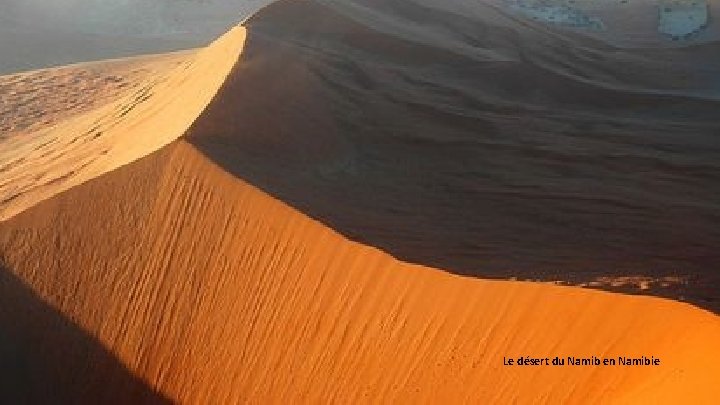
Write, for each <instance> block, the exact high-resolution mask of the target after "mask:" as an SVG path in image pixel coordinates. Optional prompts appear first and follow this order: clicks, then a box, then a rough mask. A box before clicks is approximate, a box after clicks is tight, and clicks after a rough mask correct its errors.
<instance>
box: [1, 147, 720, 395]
mask: <svg viewBox="0 0 720 405" xmlns="http://www.w3.org/2000/svg"><path fill="white" fill-rule="evenodd" d="M0 252H2V256H3V257H4V259H5V261H6V263H7V265H8V267H9V269H10V270H11V271H12V272H13V274H15V275H16V276H17V277H18V278H19V279H21V280H23V281H24V282H25V283H26V284H27V285H29V286H30V287H31V288H32V289H33V290H34V291H35V292H36V293H37V294H38V295H39V296H41V297H43V298H44V299H46V300H47V301H48V303H49V304H50V305H52V306H53V307H56V308H58V309H59V310H60V311H61V312H62V313H64V314H66V315H67V316H68V317H69V318H70V319H72V320H73V321H74V322H77V323H78V324H79V325H81V326H82V327H83V328H84V329H85V330H87V331H89V333H91V334H92V335H93V336H96V337H97V338H98V339H99V340H100V341H101V342H103V343H104V344H105V345H106V346H107V347H108V348H109V350H111V351H112V352H113V353H116V354H117V356H118V357H119V358H120V359H121V360H122V361H123V362H124V363H125V364H126V365H127V366H128V368H129V369H131V370H133V371H134V372H135V373H137V375H138V376H140V377H141V378H142V379H143V380H145V381H147V382H148V384H149V385H150V386H151V387H153V388H154V389H157V390H158V391H160V392H162V393H163V394H165V395H167V396H168V397H169V398H171V399H173V400H175V401H178V402H179V403H208V402H210V403H212V402H215V403H218V402H222V403H234V402H247V401H250V402H278V403H279V402H284V401H304V402H316V401H323V402H339V401H353V402H374V401H388V402H389V401H408V402H410V401H418V400H433V401H439V400H465V401H467V400H480V399H482V400H484V401H494V402H501V403H504V402H513V401H517V402H520V403H527V402H533V401H537V400H541V401H544V402H558V401H563V402H568V403H583V402H586V401H588V400H623V401H633V400H639V399H641V400H643V401H649V400H653V399H655V400H659V401H663V402H674V401H688V400H690V401H694V402H695V403H703V402H705V403H710V402H711V401H712V398H717V396H718V395H720V392H719V391H718V389H719V388H718V386H717V384H713V381H714V380H715V379H716V377H717V375H718V373H719V372H720V369H718V367H719V366H718V364H719V363H720V362H718V360H720V348H718V346H717V344H716V343H717V342H718V341H720V320H719V319H718V317H716V316H714V315H712V314H710V313H708V312H705V311H702V310H699V309H697V308H694V307H692V306H690V305H687V304H682V303H677V302H672V301H667V300H662V299H657V298H648V297H632V296H622V295H616V294H610V293H604V292H597V291H588V290H581V289H577V288H570V287H557V286H550V285H545V284H534V283H523V282H499V281H484V280H479V279H470V278H464V277H460V276H454V275H450V274H447V273H443V272H440V271H437V270H433V269H430V268H426V267H422V266H417V265H410V264H406V263H402V262H400V261H397V260H395V259H393V258H392V257H390V256H388V255H387V254H384V253H382V252H381V251H379V250H377V249H374V248H370V247H366V246H363V245H360V244H357V243H353V242H350V241H348V240H347V239H345V238H344V237H342V236H340V235H339V234H337V233H335V232H334V231H332V230H330V229H329V228H327V227H325V226H323V225H322V224H320V223H318V222H316V221H314V220H311V219H309V218H307V217H306V216H305V215H303V214H301V213H299V212H297V211H295V210H294V209H292V208H290V207H288V206H287V205H285V204H284V203H282V202H279V201H277V200H275V199H274V198H272V197H270V196H268V195H267V194H265V193H264V192H262V191H260V190H258V189H257V188H255V187H253V186H251V185H249V184H248V183H246V182H244V181H242V180H240V179H238V178H236V177H234V176H233V175H231V174H229V173H226V172H225V171H224V170H223V169H221V168H220V167H218V166H217V165H216V164H214V163H213V162H212V161H210V160H209V159H208V158H207V157H205V156H204V155H203V154H202V153H200V152H198V151H197V150H196V149H195V148H194V147H193V146H192V145H190V144H188V143H187V142H185V141H176V142H175V143H173V144H171V145H169V146H167V147H165V148H163V149H162V150H160V151H158V152H156V153H154V154H152V155H150V156H148V157H145V158H143V159H141V160H139V161H137V162H135V163H133V164H131V165H127V166H124V167H121V168H119V169H117V170H115V171H113V172H110V173H107V174H105V175H103V176H101V177H99V178H96V179H94V180H91V181H89V182H87V183H85V184H83V185H80V186H77V187H74V188H72V189H70V190H68V191H66V192H64V193H62V194H59V195H57V196H55V197H53V198H51V199H48V200H46V201H43V202H41V203H39V204H37V205H36V206H34V207H33V208H32V209H29V210H27V211H25V212H23V213H21V214H19V215H17V216H15V217H14V218H12V219H10V220H8V221H5V222H3V223H1V224H0ZM522 355H530V356H535V357H545V356H550V357H552V356H561V357H565V356H578V357H589V356H590V355H598V356H608V357H615V356H640V355H647V356H650V355H652V356H655V357H660V358H661V359H662V365H661V366H659V367H657V368H649V367H635V368H628V367H626V368H623V367H611V368H602V367H583V368H572V367H560V368H538V367H527V368H512V367H507V366H503V365H502V361H503V357H504V356H507V357H511V356H512V357H517V356H522Z"/></svg>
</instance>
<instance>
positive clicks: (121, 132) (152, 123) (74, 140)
mask: <svg viewBox="0 0 720 405" xmlns="http://www.w3.org/2000/svg"><path fill="white" fill-rule="evenodd" d="M244 40H245V31H244V29H243V28H240V27H238V28H234V29H233V30H231V31H230V32H228V33H227V34H225V35H224V36H223V37H221V38H220V39H218V40H217V41H216V42H214V43H213V44H212V45H210V46H208V47H207V48H205V49H204V50H202V51H200V52H198V53H196V54H194V55H193V56H192V57H190V58H188V59H187V60H186V61H184V62H183V63H182V64H181V65H179V66H177V67H176V68H174V69H173V70H171V71H170V72H168V73H167V74H165V75H152V76H150V77H148V78H147V79H146V80H144V81H141V82H140V83H141V84H140V85H135V86H132V88H131V89H130V91H128V92H126V94H124V95H123V97H120V98H119V100H118V101H116V102H113V103H111V104H108V105H105V106H103V107H102V108H99V109H95V110H91V111H89V112H87V113H84V114H80V115H78V116H75V117H73V118H71V119H68V120H64V121H62V122H60V123H58V124H57V125H54V126H53V127H50V128H48V129H47V130H45V131H42V130H39V131H36V132H34V133H33V134H31V135H28V136H16V137H12V138H11V139H9V140H8V141H4V142H3V149H2V150H1V151H0V162H2V165H1V166H0V173H1V174H2V182H1V183H0V220H1V219H4V218H8V217H10V216H12V215H14V214H15V213H17V212H20V211H22V210H23V209H25V208H26V207H28V206H31V205H33V204H34V203H35V202H37V201H40V200H43V199H45V198H47V197H49V196H52V195H54V194H57V193H59V192H61V191H63V190H67V189H68V188H70V187H72V186H75V185H77V184H81V183H82V182H84V181H87V180H88V179H91V178H93V177H96V176H98V175H100V174H102V173H105V172H107V171H110V170H113V169H115V168H117V167H120V166H122V165H124V164H127V163H130V162H132V161H133V160H135V159H138V158H140V157H142V156H145V155H146V154H148V153H150V152H152V151H155V150H157V149H159V148H160V147H162V146H164V145H166V144H168V143H170V142H172V141H173V140H175V139H177V138H178V137H179V136H181V135H182V134H183V133H184V132H185V131H186V130H187V128H188V127H189V126H190V124H191V123H192V122H193V120H194V119H195V118H196V117H197V115H198V114H199V113H200V112H201V111H202V110H203V109H204V108H205V106H206V105H207V104H208V103H209V102H210V100H211V99H212V97H213V96H214V95H215V92H216V91H217V89H218V87H219V86H220V84H221V83H222V82H223V81H224V80H225V78H226V76H227V74H228V73H229V71H230V68H231V67H232V66H233V65H234V64H235V62H236V61H237V58H238V55H239V53H240V51H241V50H242V45H243V41H244Z"/></svg>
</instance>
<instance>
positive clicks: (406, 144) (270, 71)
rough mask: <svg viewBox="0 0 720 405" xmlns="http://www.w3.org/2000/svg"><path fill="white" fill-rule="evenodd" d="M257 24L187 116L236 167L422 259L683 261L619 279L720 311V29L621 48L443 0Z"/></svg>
mask: <svg viewBox="0 0 720 405" xmlns="http://www.w3.org/2000/svg"><path fill="white" fill-rule="evenodd" d="M247 27H248V39H247V43H246V49H245V51H244V53H243V57H242V60H241V63H240V64H238V66H236V68H235V73H234V74H233V75H231V78H230V80H228V81H227V82H226V83H225V85H224V86H223V88H222V89H221V90H220V92H219V95H218V97H217V99H216V100H217V101H216V102H214V103H211V104H210V105H209V106H208V108H207V109H206V110H205V111H204V113H203V117H202V118H201V119H199V120H197V122H196V123H195V124H194V125H193V127H192V128H191V130H190V132H189V134H188V137H189V139H190V140H191V142H193V143H194V144H196V145H197V146H198V147H199V148H200V149H202V150H203V151H204V152H205V153H206V154H207V155H208V156H210V157H211V158H212V159H213V160H215V161H217V162H219V163H220V164H221V165H222V166H223V167H224V168H225V169H226V170H228V171H230V172H232V173H234V174H235V175H237V176H238V177H241V178H243V179H246V180H248V181H249V182H251V183H252V184H255V185H257V186H259V187H260V188H262V189H263V190H265V191H268V192H269V193H271V194H272V195H274V196H276V197H278V198H280V199H281V200H283V201H285V202H288V203H290V204H291V205H293V206H294V207H296V208H298V209H299V210H300V211H302V212H304V213H306V214H308V215H309V216H311V217H313V218H316V219H319V220H321V221H322V222H324V223H326V224H328V225H329V226H330V227H332V228H333V229H336V230H338V231H339V232H341V233H342V234H343V235H345V236H348V237H350V238H351V239H353V240H356V241H360V242H363V243H366V244H369V245H372V246H377V247H379V248H381V249H383V250H385V251H388V252H390V253H391V254H393V255H394V256H396V257H398V258H401V259H404V260H407V261H410V262H414V263H422V264H425V265H430V266H433V267H439V268H444V269H448V270H450V271H453V272H456V273H460V274H468V275H476V276H480V277H493V278H504V279H507V278H510V277H517V278H518V279H521V280H526V279H528V280H544V281H562V282H566V283H571V284H577V285H596V284H598V281H599V280H604V279H607V278H608V277H610V278H618V279H622V278H627V277H635V278H647V279H651V280H659V279H677V280H680V282H678V283H670V284H664V283H652V284H651V285H650V288H648V289H640V288H634V287H632V286H623V287H621V288H618V290H622V291H630V292H634V293H642V294H655V295H661V296H665V297H671V298H673V299H685V300H689V301H691V302H693V303H695V304H697V305H701V306H703V307H705V308H709V309H712V310H713V311H720V289H719V287H720V271H718V269H720V252H719V251H718V249H717V246H718V245H720V231H719V228H718V227H717V226H716V225H717V223H718V221H719V220H720V204H719V202H720V165H719V164H718V162H720V148H719V146H718V142H717V134H718V133H720V122H719V121H718V119H717V111H718V109H719V108H720V101H719V99H718V95H720V87H719V85H720V82H718V80H717V74H718V72H720V52H719V51H718V43H717V42H715V43H709V44H705V45H692V46H687V47H684V48H667V47H659V48H647V49H624V48H617V47H613V46H609V45H607V44H606V43H604V42H601V41H598V40H594V39H590V38H587V37H585V36H583V35H579V34H575V33H573V32H567V31H564V30H558V29H554V28H551V27H547V26H546V25H544V24H534V23H528V22H526V21H525V20H524V19H518V18H516V17H514V16H512V15H508V14H506V13H503V12H502V10H500V9H497V8H494V7H491V6H490V5H488V4H486V3H484V2H463V1H450V2H438V1H433V0H411V1H407V0H403V1H399V0H398V1H383V2H377V1H369V0H344V1H336V2H335V1H334V2H324V1H308V0H304V1H301V0H298V1H288V2H279V3H276V4H275V5H273V6H271V7H268V8H267V9H265V10H264V11H263V12H261V13H259V14H258V15H256V16H255V17H253V18H252V19H251V20H249V21H248V23H247ZM653 30H654V28H653ZM653 32H654V31H653ZM257 94H263V97H259V98H258V97H256V95H257ZM601 284H602V285H603V286H604V287H606V288H609V289H615V288H614V287H612V284H613V283H601ZM663 285H666V286H663Z"/></svg>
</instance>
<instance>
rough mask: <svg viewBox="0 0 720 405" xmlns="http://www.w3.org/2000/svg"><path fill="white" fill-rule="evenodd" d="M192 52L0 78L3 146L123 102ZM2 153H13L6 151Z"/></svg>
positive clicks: (0, 131)
mask: <svg viewBox="0 0 720 405" xmlns="http://www.w3.org/2000/svg"><path fill="white" fill-rule="evenodd" d="M192 52H194V51H182V52H176V53H169V54H163V55H154V56H139V57H133V58H125V59H117V60H109V61H102V62H94V63H80V64H76V65H71V66H65V67H61V68H50V69H43V70H36V71H32V72H24V73H17V74H12V75H7V76H0V142H2V141H3V140H7V139H8V138H11V137H14V136H25V137H27V136H31V135H28V134H30V133H33V132H36V131H40V130H47V129H48V128H49V127H52V126H54V125H56V124H58V123H59V122H61V121H65V120H69V119H71V118H73V117H74V116H76V115H80V114H82V113H86V112H88V111H92V110H94V109H97V108H100V107H102V106H104V105H106V104H109V103H111V102H114V101H116V100H117V99H118V98H121V97H122V95H123V93H124V92H127V91H129V90H132V89H135V90H137V88H138V87H139V86H142V84H143V83H145V82H149V81H150V80H152V78H153V77H158V76H160V77H162V76H166V75H167V74H168V72H169V71H170V70H172V69H173V68H175V67H177V66H178V65H179V64H181V63H182V62H184V61H186V60H187V59H188V58H191V57H192V56H191V55H192ZM3 149H10V148H5V147H3Z"/></svg>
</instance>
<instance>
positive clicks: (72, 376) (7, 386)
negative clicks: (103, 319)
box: [0, 263, 172, 404]
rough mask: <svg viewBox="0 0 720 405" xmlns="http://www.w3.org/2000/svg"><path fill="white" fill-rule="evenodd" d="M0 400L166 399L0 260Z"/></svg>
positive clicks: (129, 401)
mask: <svg viewBox="0 0 720 405" xmlns="http://www.w3.org/2000/svg"><path fill="white" fill-rule="evenodd" d="M0 403H2V404H170V403H172V402H171V401H170V400H169V399H167V398H165V397H164V396H163V395H161V394H159V393H157V392H156V391H154V390H153V389H152V388H150V387H148V386H147V385H146V384H145V383H144V382H143V381H141V380H140V379H138V378H136V377H135V376H133V375H132V373H131V372H130V371H129V370H128V369H127V368H126V367H124V366H123V365H122V364H121V363H120V361H119V360H118V359H117V358H116V357H115V356H114V355H113V354H112V353H110V352H109V351H107V350H106V349H105V348H104V347H103V346H102V344H101V343H100V342H99V341H97V340H96V339H94V338H93V337H92V336H90V335H88V334H87V333H86V332H84V331H83V330H82V329H81V328H80V327H79V326H78V325H76V324H74V323H73V322H71V321H70V320H68V319H67V318H66V317H64V316H63V314H61V313H59V312H58V311H56V310H55V309H53V308H51V307H50V306H48V305H47V304H45V303H44V302H43V301H42V300H41V299H40V298H39V297H37V296H36V295H35V294H34V293H33V292H32V291H31V290H30V289H29V288H28V287H26V286H25V285H24V284H23V283H22V282H21V281H20V280H18V279H17V278H16V277H15V276H14V275H13V274H12V273H11V272H10V271H8V270H7V269H6V268H4V266H3V265H2V264H1V263H0Z"/></svg>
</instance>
